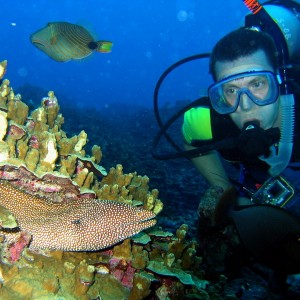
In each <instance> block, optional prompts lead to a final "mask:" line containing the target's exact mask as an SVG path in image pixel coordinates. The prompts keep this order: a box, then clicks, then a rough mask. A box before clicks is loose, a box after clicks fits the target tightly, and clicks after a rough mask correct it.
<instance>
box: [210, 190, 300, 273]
mask: <svg viewBox="0 0 300 300" xmlns="http://www.w3.org/2000/svg"><path fill="white" fill-rule="evenodd" d="M236 199H237V195H236V192H235V190H234V189H229V190H227V191H225V193H224V194H223V196H222V197H221V198H220V200H219V203H218V205H217V207H216V212H215V223H216V224H217V225H218V224H221V223H223V222H224V221H225V220H226V217H225V216H226V215H227V218H229V219H231V220H232V221H233V223H234V225H235V227H236V229H237V231H238V234H239V236H240V239H241V241H242V242H243V244H244V246H245V248H246V249H247V250H248V251H249V252H250V254H251V255H252V256H253V257H255V258H256V260H257V261H259V262H261V263H262V264H264V265H266V266H268V267H270V268H272V269H273V270H277V271H280V272H283V273H286V274H296V273H300V220H299V218H297V217H295V216H294V215H292V214H291V213H290V212H288V211H287V210H285V209H283V208H280V207H277V206H273V205H267V204H264V205H262V204H254V205H251V204H250V205H235V204H234V202H235V200H236Z"/></svg>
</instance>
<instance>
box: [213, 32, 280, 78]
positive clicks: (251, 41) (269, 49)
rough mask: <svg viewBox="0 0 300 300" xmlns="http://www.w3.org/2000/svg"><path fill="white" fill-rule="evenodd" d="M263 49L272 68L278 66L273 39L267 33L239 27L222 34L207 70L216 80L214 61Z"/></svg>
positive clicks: (233, 58) (237, 56)
mask: <svg viewBox="0 0 300 300" xmlns="http://www.w3.org/2000/svg"><path fill="white" fill-rule="evenodd" d="M259 50H263V51H264V52H265V54H266V56H267V58H268V60H269V63H270V64H271V66H273V67H274V70H276V69H277V68H278V60H277V51H276V46H275V44H274V41H273V39H272V38H271V36H270V35H269V34H267V33H264V32H262V31H256V30H252V29H249V28H245V27H242V28H239V29H237V30H234V31H232V32H230V33H229V34H227V35H226V36H224V37H223V38H222V39H221V40H219V42H217V44H216V45H215V47H214V48H213V51H212V53H211V56H210V65H209V71H210V73H211V74H212V76H213V78H214V80H216V62H217V61H222V62H225V61H234V60H237V59H238V58H240V57H245V56H248V55H251V54H253V53H255V52H257V51H259Z"/></svg>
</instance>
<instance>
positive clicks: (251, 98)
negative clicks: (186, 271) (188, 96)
mask: <svg viewBox="0 0 300 300" xmlns="http://www.w3.org/2000/svg"><path fill="white" fill-rule="evenodd" d="M245 2H247V6H248V8H249V9H250V10H251V12H252V14H250V15H248V16H246V19H245V26H244V27H242V28H239V29H237V30H234V31H232V32H230V33H229V34H227V35H226V36H224V37H223V38H222V39H221V40H220V41H219V42H217V44H216V45H215V46H214V48H213V50H212V53H211V54H210V57H209V71H210V74H211V75H212V77H213V80H214V83H213V84H212V85H211V86H210V87H209V88H208V97H206V98H203V99H201V101H200V102H201V104H200V105H199V103H200V102H199V101H196V103H197V105H196V106H195V105H194V106H193V107H192V108H191V107H189V109H188V110H187V111H186V112H185V113H184V121H183V125H182V135H183V139H184V143H185V150H186V151H182V153H179V154H178V155H177V156H176V155H169V157H171V158H174V157H179V156H185V157H187V158H189V159H191V161H192V162H193V164H194V165H195V166H196V168H197V169H198V170H199V172H200V174H201V175H202V176H203V177H204V178H205V179H206V181H207V182H208V183H209V185H210V187H209V188H208V190H207V191H206V192H205V194H204V196H203V197H202V198H201V200H200V204H199V208H198V215H199V239H200V246H202V248H203V249H202V250H203V254H204V258H205V257H206V258H207V260H206V262H205V263H206V264H207V272H208V273H209V272H212V273H213V272H216V273H218V272H219V273H220V272H224V270H225V269H226V268H228V266H229V269H230V267H231V268H234V267H232V265H234V261H235V262H236V261H237V260H238V257H239V255H240V252H235V251H239V250H240V249H241V247H243V249H244V248H245V249H246V250H247V252H248V253H250V254H251V255H252V256H253V257H254V258H255V259H257V261H259V262H261V263H262V264H264V265H266V266H268V267H270V268H271V269H273V270H275V271H276V272H278V273H279V274H281V275H282V277H283V278H285V277H286V275H288V274H296V273H300V138H299V134H300V107H299V103H298V102H299V100H300V93H299V82H297V80H300V76H299V75H300V73H299V70H300V68H299V62H300V60H299V56H300V40H299V38H300V20H299V17H300V5H299V3H296V2H295V1H292V0H287V1H276V0H275V1H268V2H266V3H264V5H263V6H262V5H260V4H259V3H258V2H257V1H255V0H254V1H245ZM297 77H298V78H297ZM298 98H299V99H298ZM158 121H159V124H160V127H161V128H162V131H164V130H166V129H167V127H168V126H164V125H163V124H162V123H161V121H160V120H158ZM163 135H165V137H166V138H167V139H170V137H169V136H168V135H167V134H166V133H165V132H162V133H161V134H160V135H159V137H161V136H163ZM157 141H158V139H156V141H155V145H154V146H156V142H157ZM220 141H221V142H220ZM171 142H172V141H171ZM153 154H154V157H156V158H158V159H165V158H168V157H167V156H168V155H163V156H160V155H159V154H157V153H155V151H153ZM223 160H227V161H229V162H231V163H232V164H234V165H235V166H237V165H238V166H239V170H240V171H239V178H238V179H232V178H230V173H228V172H227V169H226V168H225V167H224V164H223ZM230 224H234V226H232V225H230ZM226 226H228V227H227V229H226V230H225V229H224V228H225V227H226ZM228 228H229V229H228ZM235 232H236V233H237V236H238V237H239V240H240V241H241V242H242V243H241V244H242V246H241V245H240V242H237V241H236V239H235ZM229 236H230V237H229ZM221 249H226V251H227V253H225V252H226V251H224V250H221ZM237 249H238V250H237ZM222 251H223V254H222V253H221V252H222ZM228 252H230V253H231V255H229V253H228ZM237 253H238V254H237ZM213 260H215V261H213ZM216 261H217V262H216ZM237 268H238V267H237ZM212 269H214V270H213V271H212ZM229 272H230V271H229ZM233 272H234V270H233ZM212 276H213V275H212Z"/></svg>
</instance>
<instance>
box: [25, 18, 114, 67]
mask: <svg viewBox="0 0 300 300" xmlns="http://www.w3.org/2000/svg"><path fill="white" fill-rule="evenodd" d="M30 40H31V43H32V44H33V45H34V46H36V47H37V48H38V49H40V50H42V51H43V52H45V53H46V54H47V55H48V56H49V57H51V58H52V59H54V60H56V61H59V62H66V61H69V60H72V59H82V58H85V57H87V56H89V55H91V54H92V53H93V52H95V51H96V52H105V53H107V52H110V51H111V48H112V42H109V41H102V40H101V41H95V39H94V38H93V36H92V35H91V34H90V32H89V31H88V30H87V29H85V28H84V27H82V26H80V25H76V24H71V23H67V22H52V23H48V24H47V26H45V27H43V28H42V29H40V30H38V31H36V32H35V33H33V34H32V35H31V37H30Z"/></svg>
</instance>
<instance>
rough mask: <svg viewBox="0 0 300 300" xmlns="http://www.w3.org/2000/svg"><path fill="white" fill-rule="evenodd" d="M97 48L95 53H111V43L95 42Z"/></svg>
mask: <svg viewBox="0 0 300 300" xmlns="http://www.w3.org/2000/svg"><path fill="white" fill-rule="evenodd" d="M96 43H97V48H96V49H95V50H96V51H97V52H101V53H109V52H111V48H112V46H113V43H112V42H109V41H97V42H96Z"/></svg>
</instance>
